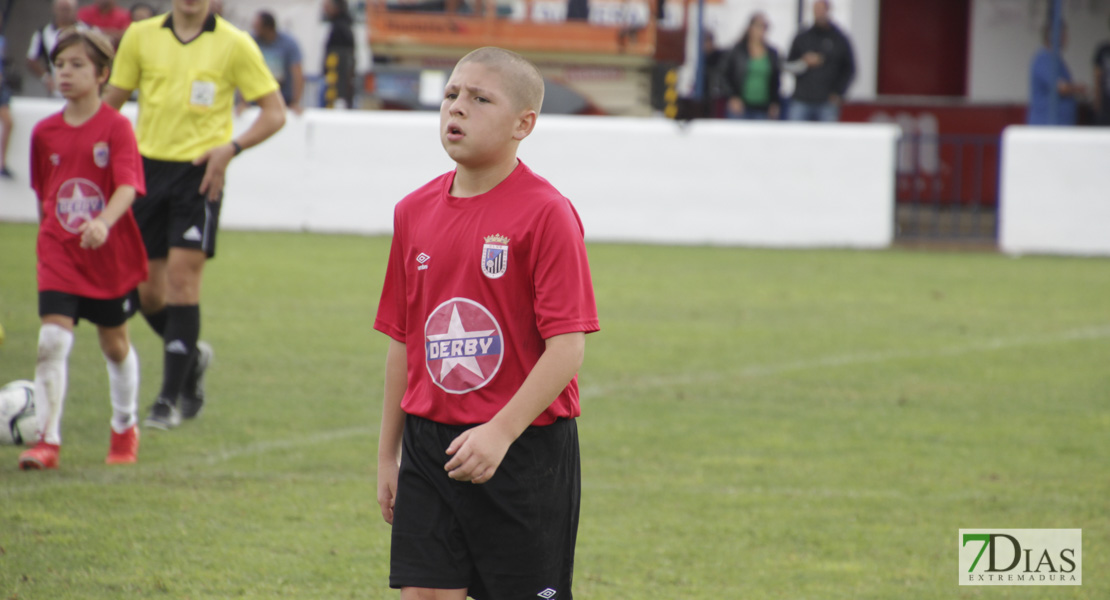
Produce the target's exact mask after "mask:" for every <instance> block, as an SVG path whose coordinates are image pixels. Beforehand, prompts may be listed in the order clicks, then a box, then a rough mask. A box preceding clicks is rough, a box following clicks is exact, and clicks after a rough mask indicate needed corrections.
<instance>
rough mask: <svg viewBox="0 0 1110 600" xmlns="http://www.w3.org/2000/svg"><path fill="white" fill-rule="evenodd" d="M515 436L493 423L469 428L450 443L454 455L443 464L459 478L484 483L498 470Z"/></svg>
mask: <svg viewBox="0 0 1110 600" xmlns="http://www.w3.org/2000/svg"><path fill="white" fill-rule="evenodd" d="M514 439H515V438H514V437H513V436H512V435H510V434H509V433H508V432H505V431H502V430H501V428H499V427H498V426H497V425H496V424H494V423H485V424H483V425H479V426H477V427H474V428H473V429H467V430H466V431H464V432H463V433H462V435H460V436H459V437H457V438H455V439H454V440H453V441H452V442H451V445H450V446H448V447H447V454H448V455H450V456H451V457H452V458H451V460H449V461H447V464H446V465H444V469H446V470H447V476H448V477H450V478H451V479H454V480H456V481H469V482H471V483H485V482H487V481H489V480H490V479H491V478H492V477H493V474H494V473H496V472H497V467H499V466H501V460H502V459H504V458H505V453H506V452H508V451H509V446H511V445H512V443H513V440H514Z"/></svg>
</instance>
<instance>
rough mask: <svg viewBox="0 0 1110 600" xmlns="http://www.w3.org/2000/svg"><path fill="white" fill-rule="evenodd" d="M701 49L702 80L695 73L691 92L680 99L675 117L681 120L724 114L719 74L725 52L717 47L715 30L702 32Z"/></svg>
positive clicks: (715, 117)
mask: <svg viewBox="0 0 1110 600" xmlns="http://www.w3.org/2000/svg"><path fill="white" fill-rule="evenodd" d="M701 49H702V55H701V61H702V67H701V80H700V81H698V80H697V75H696V74H695V81H694V85H692V86H691V87H690V93H689V94H688V95H683V96H682V97H680V98H679V99H678V105H677V106H678V114H677V115H676V116H675V118H676V119H678V120H679V121H689V120H691V119H705V118H713V119H717V118H720V117H723V116H724V106H723V103H722V100H721V84H720V81H719V79H720V77H719V76H720V73H721V61H722V60H724V56H725V53H724V51H722V50H720V49H718V48H717V42H716V40H715V38H714V36H713V32H712V31H708V30H706V31H704V32H703V33H702V44H701ZM699 84H700V86H699Z"/></svg>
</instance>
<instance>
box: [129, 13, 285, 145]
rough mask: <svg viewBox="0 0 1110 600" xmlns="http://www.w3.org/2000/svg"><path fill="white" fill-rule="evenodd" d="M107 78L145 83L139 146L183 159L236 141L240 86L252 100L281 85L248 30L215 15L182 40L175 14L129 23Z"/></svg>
mask: <svg viewBox="0 0 1110 600" xmlns="http://www.w3.org/2000/svg"><path fill="white" fill-rule="evenodd" d="M108 83H109V84H111V85H113V86H115V87H117V88H120V89H122V90H135V89H138V90H139V123H138V127H136V129H135V137H137V138H138V141H139V152H140V153H141V154H142V155H143V156H145V157H147V158H153V159H155V160H165V161H178V162H186V161H192V160H193V159H195V158H196V157H198V156H200V155H201V154H204V153H205V152H206V151H208V150H209V149H211V148H213V147H215V146H219V145H221V144H226V143H228V142H230V141H231V115H232V107H233V105H234V103H235V90H236V89H239V91H240V92H241V93H242V94H243V97H244V98H246V99H247V100H249V101H252V100H257V99H258V98H261V97H262V96H265V95H266V94H269V93H270V92H274V91H277V89H278V83H277V81H276V80H275V79H274V76H273V75H272V74H271V73H270V69H269V68H268V67H267V66H266V62H265V60H263V58H262V52H261V51H260V50H259V49H258V44H256V43H255V42H254V40H253V39H251V37H250V36H249V35H247V34H246V33H244V32H243V31H241V30H239V29H237V28H235V26H233V25H231V24H230V23H228V22H227V21H225V20H224V19H223V18H221V17H218V16H216V15H209V16H208V19H207V20H206V21H205V22H204V28H203V30H202V31H201V34H200V35H199V36H197V37H196V38H195V39H193V40H192V41H190V42H188V43H182V42H181V40H179V39H177V35H176V34H175V33H174V31H173V14H172V13H171V14H168V15H160V16H157V17H153V18H150V19H146V20H143V21H139V22H137V23H132V24H131V26H130V27H128V28H127V31H126V33H124V35H123V40H122V41H120V45H119V51H118V52H117V53H116V60H115V63H114V64H113V65H112V77H111V79H110V80H109V81H108Z"/></svg>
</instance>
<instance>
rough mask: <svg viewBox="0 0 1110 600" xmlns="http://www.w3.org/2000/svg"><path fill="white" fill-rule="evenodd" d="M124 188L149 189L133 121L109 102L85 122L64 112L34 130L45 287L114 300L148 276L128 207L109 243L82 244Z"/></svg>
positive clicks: (42, 287) (33, 165)
mask: <svg viewBox="0 0 1110 600" xmlns="http://www.w3.org/2000/svg"><path fill="white" fill-rule="evenodd" d="M122 185H130V186H132V187H134V188H135V191H136V193H137V194H138V195H142V194H144V193H146V186H145V184H144V182H143V164H142V161H141V159H140V158H139V148H138V145H137V144H136V143H135V134H134V132H133V131H132V130H131V122H130V121H128V120H127V119H126V118H125V117H124V116H122V115H120V114H119V113H118V112H116V110H115V109H113V108H112V107H110V106H108V105H107V104H101V106H100V110H99V111H98V112H97V113H96V114H95V115H93V117H92V118H91V119H89V120H88V121H86V122H85V123H83V124H81V125H80V126H78V127H73V126H72V125H69V124H68V123H66V122H65V119H63V118H62V113H58V114H55V115H52V116H49V117H47V118H45V119H43V120H42V121H40V122H39V123H38V125H35V129H34V131H33V132H32V133H31V187H32V188H34V190H35V194H37V195H38V198H39V209H40V211H41V213H40V214H41V215H42V219H41V222H40V223H39V238H38V258H39V261H38V277H39V291H55V292H65V293H67V294H74V295H76V296H83V297H86V298H95V299H99V300H107V299H112V298H119V297H121V296H123V295H125V294H127V293H129V292H130V291H131V290H133V289H135V286H137V285H138V284H139V282H141V281H145V280H146V276H147V262H146V249H145V247H144V246H143V238H142V236H141V235H140V234H139V227H138V225H136V223H135V217H134V215H132V214H131V211H130V210H128V211H127V212H126V213H124V214H123V216H121V217H120V218H119V220H118V221H116V224H115V225H114V226H112V229H111V231H110V232H109V234H108V241H107V242H105V243H104V245H102V246H101V247H99V248H97V249H95V250H93V249H88V248H81V234H80V232H79V231H78V228H79V227H80V226H81V224H82V223H84V222H86V221H91V220H92V219H95V218H96V217H97V216H98V215H99V214H100V213H101V211H103V210H104V208H105V207H106V206H107V205H108V201H109V200H110V199H111V197H112V194H113V193H114V192H115V191H116V189H117V188H119V187H120V186H122Z"/></svg>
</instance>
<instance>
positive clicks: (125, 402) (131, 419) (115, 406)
mask: <svg viewBox="0 0 1110 600" xmlns="http://www.w3.org/2000/svg"><path fill="white" fill-rule="evenodd" d="M104 358H105V360H106V361H107V362H108V387H109V393H110V394H111V396H112V431H115V432H116V433H123V432H125V431H127V430H128V429H131V427H132V426H133V425H135V423H138V422H139V357H138V355H136V354H135V348H134V346H130V347H128V348H127V357H126V358H124V359H123V361H122V362H119V363H115V362H112V359H110V358H108V357H107V356H105V357H104Z"/></svg>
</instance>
